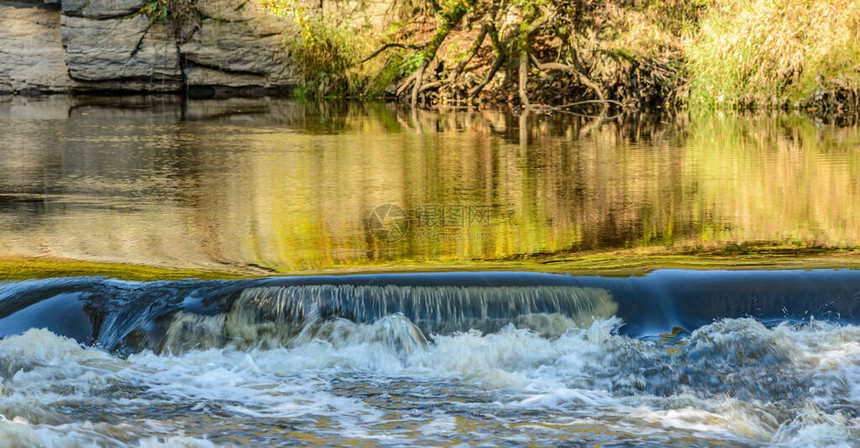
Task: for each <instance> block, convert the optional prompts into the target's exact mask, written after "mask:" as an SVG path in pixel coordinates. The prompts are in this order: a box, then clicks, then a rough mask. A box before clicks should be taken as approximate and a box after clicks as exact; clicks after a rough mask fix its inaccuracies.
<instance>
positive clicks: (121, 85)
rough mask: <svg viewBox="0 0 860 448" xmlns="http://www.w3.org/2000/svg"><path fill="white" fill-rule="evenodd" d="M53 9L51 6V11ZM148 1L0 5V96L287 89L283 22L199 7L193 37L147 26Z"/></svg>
mask: <svg viewBox="0 0 860 448" xmlns="http://www.w3.org/2000/svg"><path fill="white" fill-rule="evenodd" d="M48 3H54V4H48ZM145 4H146V0H0V92H16V91H28V90H29V91H51V92H62V91H81V90H82V91H92V90H130V91H150V92H169V91H182V90H184V89H186V88H189V87H195V88H196V87H213V88H221V87H226V88H236V89H247V88H255V89H256V90H258V91H259V90H261V89H262V90H264V91H265V90H275V89H276V90H283V89H289V88H290V87H291V86H294V85H296V84H297V83H298V81H299V75H298V70H297V68H296V67H295V65H294V63H293V62H292V61H291V60H290V59H289V57H288V55H287V54H286V51H285V50H284V48H283V45H282V43H281V42H282V39H283V37H282V36H283V35H284V33H285V32H286V33H289V32H290V31H289V23H290V22H289V20H284V19H281V18H278V17H276V16H274V15H271V14H268V13H267V12H266V11H265V10H264V9H263V8H262V6H261V5H260V4H259V2H257V1H246V0H202V1H200V2H199V5H200V8H201V17H202V19H201V20H200V21H199V22H198V23H196V25H198V26H196V27H194V29H193V30H191V29H184V30H182V32H177V30H175V29H174V27H173V25H171V24H165V23H161V22H152V20H151V19H150V18H149V17H148V16H146V15H145V14H142V13H140V11H141V8H142V7H143V6H144V5H145Z"/></svg>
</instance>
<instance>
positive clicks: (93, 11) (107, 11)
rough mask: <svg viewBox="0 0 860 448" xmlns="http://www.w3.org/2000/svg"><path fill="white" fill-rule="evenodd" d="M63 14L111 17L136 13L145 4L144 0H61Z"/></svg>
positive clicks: (96, 17) (98, 17) (100, 17)
mask: <svg viewBox="0 0 860 448" xmlns="http://www.w3.org/2000/svg"><path fill="white" fill-rule="evenodd" d="M62 5H63V15H66V16H69V17H88V18H91V19H112V18H116V17H125V16H129V15H131V14H134V13H137V12H139V11H140V10H141V8H143V6H144V5H146V0H63V1H62Z"/></svg>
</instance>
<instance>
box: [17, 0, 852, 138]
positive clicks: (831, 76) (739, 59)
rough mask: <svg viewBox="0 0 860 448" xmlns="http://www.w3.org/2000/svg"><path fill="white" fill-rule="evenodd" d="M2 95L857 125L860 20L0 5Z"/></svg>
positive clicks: (824, 14) (622, 6)
mask: <svg viewBox="0 0 860 448" xmlns="http://www.w3.org/2000/svg"><path fill="white" fill-rule="evenodd" d="M0 11H2V14H0V92H8V93H25V94H39V93H50V92H65V93H81V92H84V93H90V94H92V93H100V94H105V93H108V94H115V93H120V92H126V93H128V92H136V93H140V92H176V93H185V94H189V95H197V96H200V95H202V96H254V95H265V94H280V95H297V96H299V97H304V98H320V97H330V98H386V99H390V100H397V101H401V102H404V103H407V104H412V105H416V106H421V107H425V108H432V107H488V106H493V107H498V106H499V105H500V104H507V105H511V106H514V107H518V108H521V109H523V108H525V109H531V110H534V111H536V112H548V111H554V112H572V113H584V114H589V115H594V114H597V115H599V114H600V113H605V111H603V109H604V108H605V107H607V106H609V107H611V108H613V109H615V110H616V111H619V110H623V111H628V112H629V111H639V110H661V111H675V110H679V109H691V110H713V109H744V110H773V109H782V110H804V111H807V112H808V113H812V114H814V115H817V116H818V117H822V118H826V119H827V120H832V121H835V122H838V123H842V124H846V123H853V122H856V118H857V114H858V110H860V93H858V92H860V44H857V42H860V2H858V1H852V2H848V3H847V4H846V3H845V2H837V1H835V0H815V1H811V2H807V1H799V0H780V1H777V2H772V1H765V0H754V1H751V2H741V1H737V0H706V1H699V2H684V1H677V0H659V1H658V0H637V1H632V0H613V1H608V2H597V1H579V2H572V1H566V0H552V1H542V2H537V1H531V0H527V1H523V0H519V1H512V0H492V1H491V0H463V1H450V2H438V3H437V2H418V1H406V0H375V1H369V2H362V3H361V4H360V5H353V4H348V5H347V4H342V3H341V2H332V1H312V2H311V1H308V2H305V1H299V0H265V1H244V0H218V1H207V2H195V1H193V0H170V1H168V2H153V1H147V0H128V1H124V2H107V1H103V0H94V1H92V2H87V3H82V2H78V1H72V0H63V1H54V2H47V3H45V2H42V1H35V0H14V1H12V0H0Z"/></svg>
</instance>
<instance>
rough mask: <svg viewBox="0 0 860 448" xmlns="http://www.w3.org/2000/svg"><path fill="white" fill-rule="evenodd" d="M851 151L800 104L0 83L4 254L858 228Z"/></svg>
mask: <svg viewBox="0 0 860 448" xmlns="http://www.w3.org/2000/svg"><path fill="white" fill-rule="evenodd" d="M858 148H860V131H858V128H856V127H848V128H838V127H833V126H826V125H822V124H820V123H815V122H813V121H810V120H808V119H805V118H801V117H797V116H776V117H755V118H745V117H738V116H732V115H728V116H723V117H720V116H711V117H700V118H685V117H683V116H682V117H678V118H676V119H671V120H670V119H661V118H660V117H642V118H641V119H625V120H624V121H620V120H610V121H608V122H606V123H603V124H601V123H599V122H597V123H595V122H593V121H592V120H588V119H579V118H571V117H567V116H553V117H547V116H535V115H533V116H531V117H526V118H524V117H523V116H514V115H511V114H508V113H503V112H500V111H481V112H450V113H446V114H441V115H440V114H437V113H433V112H424V111H422V112H416V113H415V114H413V113H411V112H409V111H408V110H406V111H403V110H399V109H396V108H394V107H392V106H386V105H380V104H361V103H353V104H297V103H295V102H292V101H287V100H272V99H232V100H194V99H188V100H184V101H181V100H179V99H176V98H172V97H163V98H160V97H154V98H134V97H129V98H119V99H117V98H110V99H100V98H70V97H61V96H59V97H47V98H21V97H10V98H5V99H4V98H0V173H2V175H0V232H2V238H0V258H2V257H10V256H11V257H14V256H55V257H65V258H72V259H78V260H90V261H101V262H117V263H131V264H157V265H162V266H169V267H215V268H223V267H225V266H226V267H233V268H243V267H252V266H262V267H268V268H273V269H278V270H296V269H302V268H325V267H331V266H350V265H364V264H367V263H375V262H378V263H387V264H392V265H400V264H403V263H415V262H421V261H424V260H431V261H437V262H439V261H441V262H445V261H458V260H472V259H482V260H492V259H505V258H511V257H520V256H529V255H532V254H552V253H558V252H566V251H578V250H592V249H594V250H612V249H624V248H646V249H647V248H661V247H670V248H676V249H677V248H682V249H683V248H692V249H698V248H704V249H708V248H711V247H720V246H723V245H726V244H731V243H755V244H762V243H764V244H768V243H774V244H778V245H789V246H838V247H851V246H860V171H859V170H860V149H858ZM387 204H392V205H394V206H397V207H398V208H385V206H386V205H387ZM379 207H383V208H382V209H379ZM374 210H377V211H378V213H377V214H374ZM389 210H393V211H394V212H399V211H402V214H397V213H394V214H391V215H386V214H385V213H384V212H385V211H389ZM386 216H387V217H388V218H391V220H392V223H389V222H387V221H384V220H383V219H376V218H385V217H386ZM398 217H399V218H401V221H399V222H401V223H402V224H404V227H403V228H402V232H400V231H397V232H393V233H392V232H388V231H389V230H391V229H392V227H393V226H395V225H396V224H397V222H398V221H395V218H398ZM394 228H398V227H394Z"/></svg>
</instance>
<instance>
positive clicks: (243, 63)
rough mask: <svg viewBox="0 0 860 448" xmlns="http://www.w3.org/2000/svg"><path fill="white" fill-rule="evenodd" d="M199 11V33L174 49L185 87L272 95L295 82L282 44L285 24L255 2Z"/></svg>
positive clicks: (211, 5)
mask: <svg viewBox="0 0 860 448" xmlns="http://www.w3.org/2000/svg"><path fill="white" fill-rule="evenodd" d="M200 9H201V16H202V17H203V19H202V20H201V22H200V25H199V28H197V29H196V30H195V31H194V32H193V33H190V36H189V37H188V38H187V39H186V41H185V42H184V43H183V44H181V45H180V47H179V51H180V53H181V54H182V57H183V59H184V60H185V62H186V66H185V74H186V82H187V85H188V87H191V88H193V87H200V86H207V87H236V88H241V87H260V88H264V89H274V90H277V89H284V88H288V87H290V86H294V85H295V84H296V83H297V82H298V80H299V74H298V71H297V69H296V67H295V64H294V63H292V61H291V60H290V58H289V57H288V55H287V53H286V51H285V49H284V45H283V42H282V40H283V36H284V33H285V32H288V31H289V26H290V25H289V22H288V21H285V20H282V19H280V18H278V17H276V16H273V15H271V14H268V13H267V12H266V11H265V10H264V9H263V8H262V7H261V6H260V4H259V2H243V1H237V0H213V1H208V2H204V3H201V4H200Z"/></svg>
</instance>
